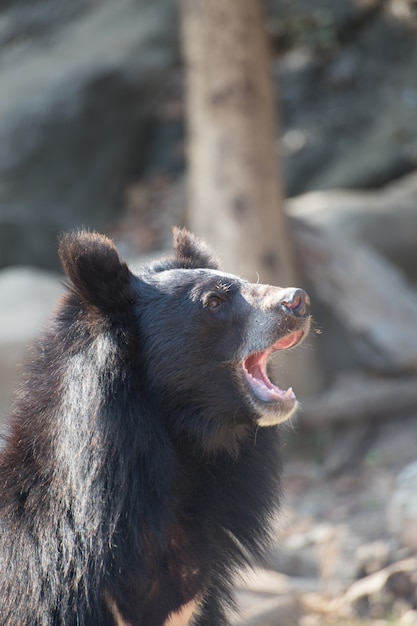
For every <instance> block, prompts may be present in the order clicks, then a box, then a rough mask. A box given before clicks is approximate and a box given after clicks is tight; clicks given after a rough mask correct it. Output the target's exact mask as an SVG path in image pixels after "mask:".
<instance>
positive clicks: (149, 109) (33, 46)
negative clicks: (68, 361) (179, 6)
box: [0, 0, 177, 267]
mask: <svg viewBox="0 0 417 626" xmlns="http://www.w3.org/2000/svg"><path fill="white" fill-rule="evenodd" d="M176 36H177V35H176V21H175V7H174V3H171V2H169V0H154V1H153V2H147V1H146V0H107V1H103V2H96V3H91V2H87V1H86V0H77V1H76V2H75V3H67V2H65V1H64V0H53V1H52V0H39V1H38V2H36V3H34V2H32V1H31V0H20V2H16V3H15V2H13V3H6V6H5V7H4V8H2V9H1V10H0V50H1V63H0V83H1V86H2V87H1V91H0V267H2V266H6V265H9V264H27V263H35V264H37V265H39V266H43V267H55V266H56V265H57V261H56V255H55V249H56V236H57V233H59V232H61V231H62V230H67V229H69V228H72V227H74V226H80V225H85V226H90V227H94V228H100V227H102V226H103V224H104V223H105V222H106V221H107V220H109V219H113V218H114V216H115V215H116V214H117V213H118V212H119V211H120V208H121V205H122V190H123V188H124V185H125V183H126V180H127V177H128V176H129V175H130V174H131V172H132V170H133V165H134V163H136V162H137V161H138V158H139V155H138V152H137V150H138V146H142V147H143V144H144V127H145V126H144V125H145V122H146V120H148V119H149V118H150V116H151V114H152V113H153V109H154V107H155V93H156V91H157V90H158V89H161V85H163V83H164V81H165V80H166V78H167V75H168V72H169V70H170V69H171V68H172V64H173V56H174V48H175V45H176ZM135 151H136V153H135Z"/></svg>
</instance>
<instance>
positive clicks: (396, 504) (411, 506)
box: [386, 461, 417, 549]
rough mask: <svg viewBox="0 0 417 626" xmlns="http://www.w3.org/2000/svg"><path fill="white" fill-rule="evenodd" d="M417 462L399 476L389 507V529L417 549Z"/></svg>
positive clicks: (406, 544) (400, 539) (387, 512)
mask: <svg viewBox="0 0 417 626" xmlns="http://www.w3.org/2000/svg"><path fill="white" fill-rule="evenodd" d="M416 494H417V461H414V462H413V463H410V464H409V465H407V466H406V467H405V468H404V469H403V470H402V471H401V472H400V473H399V474H398V476H397V478H396V480H395V483H394V488H393V493H392V496H391V498H390V500H389V502H388V505H387V511H386V515H387V524H388V529H389V530H390V531H391V532H392V533H393V534H394V535H395V536H396V537H397V538H398V539H399V541H400V542H401V543H402V544H403V545H405V546H409V547H411V548H413V549H417V498H416Z"/></svg>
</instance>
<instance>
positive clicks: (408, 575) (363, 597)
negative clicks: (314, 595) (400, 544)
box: [341, 558, 417, 618]
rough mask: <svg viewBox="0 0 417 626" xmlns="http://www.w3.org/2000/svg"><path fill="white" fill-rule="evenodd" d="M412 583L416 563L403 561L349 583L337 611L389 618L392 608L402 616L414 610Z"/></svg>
mask: <svg viewBox="0 0 417 626" xmlns="http://www.w3.org/2000/svg"><path fill="white" fill-rule="evenodd" d="M416 583H417V559H415V558H410V559H404V560H403V561H399V562H397V563H393V564H392V565H389V566H388V567H386V568H384V569H382V570H380V571H379V572H375V573H374V574H371V575H370V576H366V577H365V578H362V579H360V580H358V581H356V582H355V583H353V585H352V586H351V587H350V588H349V589H348V591H347V592H346V594H345V596H344V597H343V598H342V599H341V607H344V612H345V613H350V614H351V615H354V616H359V617H372V618H382V617H384V616H386V615H389V614H392V613H393V611H394V610H395V607H401V609H402V610H404V612H406V611H408V610H410V609H412V608H414V607H415V603H416V599H417V598H416Z"/></svg>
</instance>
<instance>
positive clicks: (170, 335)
mask: <svg viewBox="0 0 417 626" xmlns="http://www.w3.org/2000/svg"><path fill="white" fill-rule="evenodd" d="M175 249H176V257H175V258H173V259H171V260H166V261H161V262H159V263H157V264H154V265H153V266H151V267H148V268H145V269H144V270H143V272H142V273H141V274H140V275H139V276H135V275H133V274H132V273H131V272H130V271H129V270H128V268H127V266H126V265H125V264H124V263H122V262H120V260H119V257H118V255H117V252H116V250H115V248H114V247H113V245H112V243H111V242H110V241H109V240H108V239H106V238H105V237H102V236H100V235H96V234H91V233H78V234H73V235H69V236H66V237H65V238H64V239H63V240H62V242H61V246H60V255H61V260H62V263H63V266H64V269H65V271H66V274H67V276H68V278H69V281H70V286H69V293H68V294H67V295H66V296H65V297H64V299H63V301H62V302H61V304H60V308H59V309H58V311H57V313H56V315H55V317H54V320H53V321H52V323H51V326H50V328H49V330H48V331H47V332H46V334H45V335H44V336H43V338H42V339H41V340H40V342H39V343H38V344H37V346H36V348H35V353H34V356H33V359H32V362H31V363H30V364H29V365H28V368H27V372H26V375H25V378H24V380H23V382H22V384H21V386H20V392H19V395H18V398H17V402H16V407H15V410H14V412H13V415H12V416H11V420H10V425H9V432H8V434H7V437H6V440H5V443H4V448H3V451H2V453H1V455H0V624H1V625H2V626H115V624H118V625H119V626H126V625H128V626H168V625H172V626H185V625H190V626H191V624H192V625H195V626H203V625H204V626H222V625H224V624H227V623H228V622H227V612H228V610H229V609H230V607H231V606H232V594H231V587H232V574H233V572H234V571H235V570H236V569H237V568H238V567H239V566H240V565H243V564H245V563H246V562H247V561H248V560H250V558H252V557H253V556H257V555H260V554H261V553H262V551H263V549H264V548H265V547H266V545H267V543H268V528H269V525H270V521H271V516H272V513H273V512H274V509H275V507H276V505H277V501H278V496H279V474H280V463H279V451H278V440H277V436H278V433H277V429H276V428H259V426H261V425H265V426H268V425H274V424H276V423H278V422H280V421H283V420H284V419H286V418H287V417H288V416H289V414H290V413H291V412H292V411H293V409H294V407H295V404H296V400H295V396H294V394H293V393H292V391H291V390H288V391H287V392H282V391H281V390H279V389H278V388H277V387H275V386H273V385H272V383H270V381H269V379H268V378H267V375H266V373H265V367H266V359H267V357H268V355H269V354H270V352H272V351H273V350H276V349H284V348H287V347H291V346H292V345H295V344H296V343H298V342H299V341H300V339H301V338H302V336H303V335H304V334H305V333H306V332H307V331H308V324H309V318H308V315H307V313H306V300H307V297H306V296H305V294H304V292H302V291H301V290H279V289H278V288H274V287H267V286H264V285H251V284H248V283H246V282H245V281H242V280H240V279H239V278H237V277H235V276H231V275H228V274H223V273H221V272H219V271H218V270H217V268H216V264H215V262H214V260H213V259H212V257H211V255H210V251H209V250H208V249H207V248H206V247H205V246H204V244H201V242H199V241H197V240H196V239H194V238H193V237H192V236H191V235H189V234H188V233H186V232H185V231H176V233H175Z"/></svg>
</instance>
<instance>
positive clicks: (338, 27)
mask: <svg viewBox="0 0 417 626" xmlns="http://www.w3.org/2000/svg"><path fill="white" fill-rule="evenodd" d="M271 4H272V15H271V17H270V27H271V30H272V33H273V35H275V38H276V40H277V43H278V48H279V49H280V48H281V49H280V52H281V54H280V56H279V58H278V59H277V77H278V80H277V83H278V85H277V87H278V92H279V96H280V113H281V127H282V134H283V136H284V137H286V138H288V133H292V134H294V133H296V134H297V135H296V136H299V137H303V141H302V144H301V148H299V149H297V150H293V151H288V150H286V158H285V160H284V172H285V182H286V189H287V192H288V195H290V196H293V195H296V194H299V193H301V192H304V191H307V190H312V189H334V188H339V187H362V188H366V187H368V188H369V187H380V186H381V185H383V184H384V183H386V182H387V181H389V180H392V179H393V178H398V177H399V176H401V175H402V174H405V173H407V172H410V171H413V170H414V169H415V156H416V151H417V116H416V111H417V90H416V87H415V79H414V67H415V65H416V63H417V40H416V38H415V34H414V30H413V28H412V25H411V20H410V19H408V20H403V21H401V20H399V19H396V18H394V17H393V16H392V15H390V13H389V11H388V10H387V11H385V10H383V8H382V7H383V5H384V3H383V2H380V1H379V0H370V1H368V2H353V0H347V1H345V0H343V1H342V0H338V1H332V0H297V1H294V2H288V1H286V0H273V2H272V3H271ZM391 4H396V5H398V4H402V3H391ZM404 4H406V3H404ZM282 43H283V44H284V45H281V46H280V44H282ZM282 48H284V49H283V50H282ZM364 59H366V63H364V62H363V60H364ZM370 85H372V89H370V88H369V86H370ZM376 102H377V103H378V105H377V107H376V106H375V103H376ZM297 146H300V142H298V143H297Z"/></svg>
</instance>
